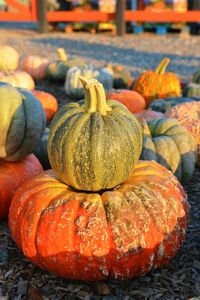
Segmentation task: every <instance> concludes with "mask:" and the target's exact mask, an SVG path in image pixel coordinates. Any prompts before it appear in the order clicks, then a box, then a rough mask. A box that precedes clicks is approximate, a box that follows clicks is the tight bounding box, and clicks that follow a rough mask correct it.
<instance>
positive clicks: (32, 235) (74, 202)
mask: <svg viewBox="0 0 200 300" xmlns="http://www.w3.org/2000/svg"><path fill="white" fill-rule="evenodd" d="M187 220H188V207H187V200H186V194H185V193H184V191H183V189H182V187H181V185H180V183H179V182H178V180H177V179H176V177H175V176H173V174H172V173H171V172H170V171H168V170H167V169H166V168H164V167H163V166H161V165H159V164H157V163H156V162H153V161H149V162H148V161H144V162H142V161H140V162H138V164H137V165H136V168H135V171H134V172H133V173H132V174H131V176H130V177H129V178H128V179H127V180H126V181H125V182H124V183H122V184H120V185H118V186H117V187H115V188H114V189H112V190H108V191H102V192H101V193H90V192H87V193H86V192H82V191H80V192H77V191H76V190H74V189H72V188H70V187H69V186H67V185H65V184H64V183H62V182H61V181H59V180H58V179H57V177H56V175H55V174H54V173H53V171H52V170H48V171H45V172H43V173H41V174H40V175H38V176H36V177H35V178H33V179H31V180H29V181H26V182H25V183H24V184H23V185H22V186H21V187H20V189H18V190H17V192H16V194H15V196H14V198H13V200H12V203H11V207H10V211H9V228H10V231H11V235H12V238H13V239H14V240H15V242H16V243H17V245H18V247H19V248H20V249H21V250H22V251H23V253H24V255H25V256H26V257H27V258H29V259H30V260H31V261H32V262H33V263H34V264H36V265H37V266H39V267H41V268H43V269H47V270H49V271H51V272H53V273H55V274H57V275H59V276H63V277H67V278H71V279H81V280H104V279H107V278H115V279H127V278H131V277H133V276H137V275H140V274H144V273H147V272H149V271H150V270H151V269H152V268H155V267H159V266H161V265H164V264H166V263H168V262H169V260H170V259H171V258H172V257H173V256H174V255H175V254H176V253H177V251H178V249H179V248H180V246H181V245H182V243H183V241H184V239H185V232H186V227H187Z"/></svg>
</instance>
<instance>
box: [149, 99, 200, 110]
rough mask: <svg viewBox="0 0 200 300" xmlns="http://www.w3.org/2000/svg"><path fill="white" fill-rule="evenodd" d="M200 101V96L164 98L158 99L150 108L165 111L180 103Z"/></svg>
mask: <svg viewBox="0 0 200 300" xmlns="http://www.w3.org/2000/svg"><path fill="white" fill-rule="evenodd" d="M194 100H195V101H200V98H197V97H172V98H165V99H164V98H163V99H161V98H160V99H156V100H154V101H153V102H151V104H150V106H149V107H150V108H151V109H152V110H155V111H159V112H162V113H165V112H166V111H167V110H169V109H170V108H171V107H173V106H175V105H178V104H180V103H186V102H192V101H194Z"/></svg>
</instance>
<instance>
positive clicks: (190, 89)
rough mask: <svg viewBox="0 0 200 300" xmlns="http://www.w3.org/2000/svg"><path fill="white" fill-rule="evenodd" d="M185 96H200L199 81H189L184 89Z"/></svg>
mask: <svg viewBox="0 0 200 300" xmlns="http://www.w3.org/2000/svg"><path fill="white" fill-rule="evenodd" d="M183 96H185V97H198V98H200V84H198V83H193V82H191V83H189V84H188V85H187V86H186V87H185V88H184V89H183Z"/></svg>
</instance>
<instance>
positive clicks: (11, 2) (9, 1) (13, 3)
mask: <svg viewBox="0 0 200 300" xmlns="http://www.w3.org/2000/svg"><path fill="white" fill-rule="evenodd" d="M6 5H8V6H10V7H12V8H14V9H16V10H17V11H20V13H29V11H30V9H29V6H27V5H25V4H23V3H20V2H19V1H17V0H6Z"/></svg>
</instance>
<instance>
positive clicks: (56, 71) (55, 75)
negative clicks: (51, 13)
mask: <svg viewBox="0 0 200 300" xmlns="http://www.w3.org/2000/svg"><path fill="white" fill-rule="evenodd" d="M57 55H58V60H56V61H53V62H51V63H49V64H48V65H47V68H46V77H47V79H49V80H52V81H58V82H64V81H65V78H66V74H67V72H68V70H69V69H70V68H72V67H74V66H78V65H84V64H85V63H84V61H83V59H82V58H79V57H71V58H70V57H68V56H67V54H66V53H65V51H64V49H63V48H58V49H57Z"/></svg>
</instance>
